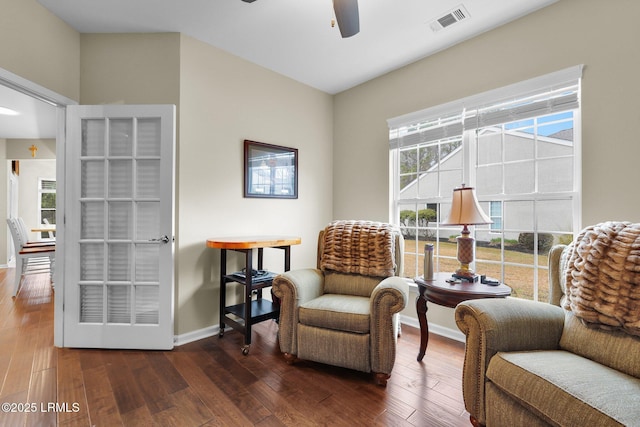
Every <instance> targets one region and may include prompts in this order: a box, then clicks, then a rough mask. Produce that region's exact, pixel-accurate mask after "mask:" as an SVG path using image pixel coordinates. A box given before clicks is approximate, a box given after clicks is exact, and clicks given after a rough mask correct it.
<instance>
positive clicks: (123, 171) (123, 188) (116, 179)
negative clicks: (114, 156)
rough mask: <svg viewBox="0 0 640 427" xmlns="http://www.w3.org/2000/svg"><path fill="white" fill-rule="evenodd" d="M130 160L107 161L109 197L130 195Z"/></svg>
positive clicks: (131, 177)
mask: <svg viewBox="0 0 640 427" xmlns="http://www.w3.org/2000/svg"><path fill="white" fill-rule="evenodd" d="M131 165H132V162H131V160H111V161H109V197H132V195H133V192H132V185H131V183H132V182H133V171H132V170H131Z"/></svg>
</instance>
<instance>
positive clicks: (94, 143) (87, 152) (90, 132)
mask: <svg viewBox="0 0 640 427" xmlns="http://www.w3.org/2000/svg"><path fill="white" fill-rule="evenodd" d="M80 152H81V155H82V156H104V120H103V119H84V120H82V147H81V150H80Z"/></svg>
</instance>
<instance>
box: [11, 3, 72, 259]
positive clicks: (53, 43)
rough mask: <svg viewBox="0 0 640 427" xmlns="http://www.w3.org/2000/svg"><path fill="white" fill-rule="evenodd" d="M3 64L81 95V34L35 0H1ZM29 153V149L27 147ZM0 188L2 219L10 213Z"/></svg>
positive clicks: (54, 87) (67, 94) (53, 87)
mask: <svg viewBox="0 0 640 427" xmlns="http://www.w3.org/2000/svg"><path fill="white" fill-rule="evenodd" d="M0 11H1V12H0V68H1V69H3V70H7V71H9V72H11V73H13V74H16V75H18V76H20V77H22V78H24V79H27V80H30V81H32V82H34V83H37V84H39V85H40V86H43V87H45V88H47V89H49V90H52V91H54V92H56V93H58V94H60V95H64V96H65V97H67V98H70V99H75V100H77V99H79V98H80V34H78V32H77V31H75V30H74V29H72V28H71V27H70V26H69V25H67V24H66V23H65V22H63V21H62V20H60V19H58V18H57V17H56V16H54V15H53V14H51V13H50V12H49V11H48V10H46V9H45V8H44V7H42V6H41V5H40V4H39V3H38V2H37V1H36V0H0ZM5 151H6V149H5V144H2V145H1V146H0V153H2V155H1V156H0V187H1V188H5V189H6V188H7V185H8V183H7V165H6V164H7V162H6V159H7V157H5ZM27 154H28V151H27ZM6 199H7V195H6V190H5V191H2V192H0V223H1V224H5V220H6V217H7V200H6ZM8 235H9V233H8V230H7V227H4V226H3V227H0V242H2V245H1V246H2V248H0V265H4V264H5V263H6V262H7V252H6V246H7V245H6V242H8V239H7V238H8Z"/></svg>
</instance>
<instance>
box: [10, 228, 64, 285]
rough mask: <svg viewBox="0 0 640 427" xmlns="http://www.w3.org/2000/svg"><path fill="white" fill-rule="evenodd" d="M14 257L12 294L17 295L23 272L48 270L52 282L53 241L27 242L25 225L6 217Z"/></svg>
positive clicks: (54, 257)
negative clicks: (14, 268) (14, 270)
mask: <svg viewBox="0 0 640 427" xmlns="http://www.w3.org/2000/svg"><path fill="white" fill-rule="evenodd" d="M7 225H8V226H9V231H10V232H11V238H12V239H13V246H14V248H15V257H16V277H15V283H14V289H13V296H16V295H18V291H19V290H20V282H21V281H22V277H23V276H24V275H25V274H29V273H44V272H47V271H48V272H49V274H50V277H51V282H53V272H54V266H55V259H56V246H55V242H33V243H30V242H27V240H26V227H24V223H22V224H21V222H20V220H19V219H16V218H7Z"/></svg>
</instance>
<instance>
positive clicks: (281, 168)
mask: <svg viewBox="0 0 640 427" xmlns="http://www.w3.org/2000/svg"><path fill="white" fill-rule="evenodd" d="M244 197H257V198H270V199H297V198H298V149H297V148H288V147H282V146H280V145H273V144H266V143H264V142H257V141H251V140H248V139H245V141H244Z"/></svg>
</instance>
